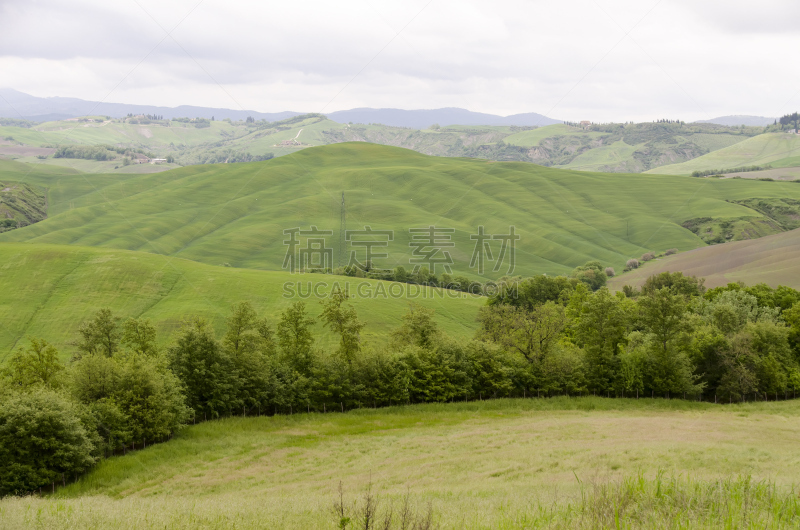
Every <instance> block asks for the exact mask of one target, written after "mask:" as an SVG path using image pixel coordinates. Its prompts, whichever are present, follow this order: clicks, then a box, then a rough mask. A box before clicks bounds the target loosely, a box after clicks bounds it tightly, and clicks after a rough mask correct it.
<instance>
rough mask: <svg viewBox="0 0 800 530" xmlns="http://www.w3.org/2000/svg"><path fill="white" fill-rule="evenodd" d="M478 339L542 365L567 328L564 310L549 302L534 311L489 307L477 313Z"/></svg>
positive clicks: (512, 307) (535, 307) (505, 306)
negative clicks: (497, 345)
mask: <svg viewBox="0 0 800 530" xmlns="http://www.w3.org/2000/svg"><path fill="white" fill-rule="evenodd" d="M478 321H479V322H480V323H481V329H480V330H479V332H478V337H479V338H481V339H483V340H489V341H491V342H494V343H496V344H499V345H500V346H502V347H503V348H505V349H506V350H507V351H513V352H516V353H519V354H521V355H522V356H523V357H525V359H527V360H528V361H529V362H531V363H537V364H538V363H541V362H542V361H543V360H544V358H545V357H546V355H547V354H548V353H549V352H550V349H551V348H552V346H553V344H555V343H556V341H557V340H558V338H559V336H560V335H561V332H562V331H563V330H564V327H565V326H566V324H567V318H566V314H565V311H564V307H563V306H561V305H559V304H556V303H555V302H552V301H549V302H545V303H544V304H541V305H536V306H534V307H533V308H532V309H526V308H522V307H514V306H509V305H490V306H486V307H483V308H481V310H480V312H479V313H478Z"/></svg>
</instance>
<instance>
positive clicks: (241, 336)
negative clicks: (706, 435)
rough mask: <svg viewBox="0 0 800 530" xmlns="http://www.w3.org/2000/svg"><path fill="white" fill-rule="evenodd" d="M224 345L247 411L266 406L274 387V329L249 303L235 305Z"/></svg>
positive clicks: (238, 391)
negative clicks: (271, 364)
mask: <svg viewBox="0 0 800 530" xmlns="http://www.w3.org/2000/svg"><path fill="white" fill-rule="evenodd" d="M222 345H223V347H224V349H225V351H226V353H227V354H228V356H229V357H230V359H231V362H232V363H233V367H234V369H235V371H236V374H237V379H238V385H237V387H236V390H237V393H238V396H239V400H240V401H241V402H242V404H243V405H244V406H245V407H246V408H252V407H254V406H257V405H260V404H262V403H266V400H267V395H268V391H269V386H270V383H269V381H270V367H269V359H270V358H271V356H272V354H273V350H274V341H273V339H272V329H271V328H270V326H269V324H268V323H267V322H266V321H262V320H259V319H258V315H257V314H256V311H255V309H253V306H252V305H251V304H250V303H249V302H241V303H239V304H237V305H235V306H233V308H232V310H231V316H230V317H229V318H228V328H227V331H226V333H225V337H224V338H223V339H222Z"/></svg>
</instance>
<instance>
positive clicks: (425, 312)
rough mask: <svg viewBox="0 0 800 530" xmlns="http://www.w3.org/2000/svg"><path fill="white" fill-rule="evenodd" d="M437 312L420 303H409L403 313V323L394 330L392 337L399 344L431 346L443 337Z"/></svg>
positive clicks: (421, 346)
mask: <svg viewBox="0 0 800 530" xmlns="http://www.w3.org/2000/svg"><path fill="white" fill-rule="evenodd" d="M435 314H436V312H435V311H434V310H433V309H429V308H427V307H423V306H421V305H419V304H413V303H412V304H409V307H408V311H407V312H406V314H405V315H403V324H402V325H401V326H400V327H399V328H398V329H396V330H395V331H394V332H392V339H393V340H394V342H395V343H397V344H399V345H414V346H418V347H420V348H431V347H433V346H434V345H435V344H436V343H437V342H438V341H439V340H440V339H441V338H442V332H441V330H440V329H439V325H438V324H437V323H436V321H435V320H434V315H435Z"/></svg>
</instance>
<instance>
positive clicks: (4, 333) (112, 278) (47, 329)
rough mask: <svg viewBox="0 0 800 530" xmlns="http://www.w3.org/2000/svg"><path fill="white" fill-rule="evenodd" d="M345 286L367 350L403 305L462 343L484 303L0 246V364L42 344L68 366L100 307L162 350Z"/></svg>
mask: <svg viewBox="0 0 800 530" xmlns="http://www.w3.org/2000/svg"><path fill="white" fill-rule="evenodd" d="M346 281H349V284H348V285H349V291H350V294H351V295H353V296H354V298H353V304H354V307H355V308H356V309H357V310H358V312H359V315H360V317H361V319H362V320H364V321H366V322H367V327H366V328H365V330H364V332H365V337H366V339H367V340H368V341H380V342H383V341H385V340H386V336H387V334H388V332H389V331H390V330H391V329H394V328H395V327H397V326H399V325H400V318H401V317H402V315H403V314H404V313H405V311H406V307H407V304H408V302H409V301H413V302H417V303H420V304H422V305H425V306H427V307H431V308H433V309H435V310H436V315H437V319H438V321H439V323H440V325H441V326H442V328H443V329H444V330H445V331H446V332H448V333H451V334H453V335H461V336H464V335H467V336H471V335H472V333H473V331H474V330H475V329H476V326H477V324H476V322H475V315H476V313H477V310H478V307H480V306H481V305H483V303H484V300H483V299H482V298H480V297H475V296H471V295H466V294H464V293H456V292H454V291H443V290H441V289H439V290H433V289H424V293H423V292H422V291H423V290H420V288H418V287H417V286H410V287H407V286H405V285H401V284H393V285H394V287H393V289H392V295H389V294H388V292H386V293H385V295H382V294H381V293H384V289H388V287H389V284H387V282H377V281H373V280H364V279H359V278H343V277H339V276H329V275H317V274H304V275H299V274H294V275H292V274H288V273H285V272H267V271H253V270H246V269H235V268H229V267H213V266H209V265H203V264H200V263H196V262H193V261H188V260H183V259H176V258H171V257H170V258H168V257H166V256H157V255H153V254H149V253H146V252H129V251H119V250H107V249H99V248H87V247H78V246H57V245H31V244H20V243H0V293H3V295H2V297H0V364H2V361H3V358H4V357H5V356H6V355H7V354H8V353H9V352H10V351H11V350H12V349H13V348H14V347H15V346H16V345H22V344H24V341H23V342H20V341H22V339H24V338H26V337H41V338H44V339H47V340H48V341H50V342H52V343H54V344H55V345H56V346H57V347H58V348H59V349H60V350H61V353H62V356H64V357H68V354H69V352H70V351H71V349H70V347H69V346H68V345H67V343H68V342H69V341H71V340H74V339H75V338H76V331H77V328H78V325H79V324H80V323H81V322H82V321H83V320H86V319H88V318H90V317H91V316H92V315H94V313H95V312H97V310H98V309H100V308H102V307H109V308H111V309H112V310H113V311H115V312H116V313H117V314H119V315H120V316H122V317H125V318H127V317H144V318H150V319H151V320H152V321H153V322H154V323H155V324H156V325H157V327H158V329H159V338H160V340H161V342H162V343H166V342H167V341H168V340H169V339H170V335H171V334H172V332H174V331H175V330H176V329H178V327H179V326H180V323H181V321H182V320H183V319H184V318H187V317H190V316H202V317H204V318H207V319H208V320H209V321H211V323H212V324H214V326H215V328H216V329H217V331H218V332H220V333H221V332H222V331H223V330H224V326H225V319H226V318H227V316H228V312H229V310H230V307H231V305H232V304H234V303H237V302H240V301H250V302H251V303H252V304H253V306H254V307H255V308H256V309H257V310H258V311H259V313H261V314H263V315H266V316H269V317H273V318H274V319H275V320H276V319H277V315H278V313H279V312H280V311H282V310H283V309H284V308H285V307H286V306H288V305H289V303H291V302H292V301H294V300H299V299H305V300H306V301H307V302H308V310H309V312H310V313H311V314H312V315H313V316H315V315H318V314H319V312H320V310H321V308H320V306H319V304H317V298H316V297H315V296H310V297H308V296H306V295H308V293H309V287H308V283H309V282H311V284H312V285H313V286H317V285H318V284H319V286H318V287H315V288H316V289H317V292H318V293H321V294H323V295H324V294H327V293H329V292H330V290H331V289H332V288H333V284H334V282H339V284H340V286H342V287H344V286H345V283H344V282H346ZM284 282H291V283H296V282H302V285H301V288H300V289H297V288H295V289H293V293H294V295H295V296H293V297H289V298H284V290H283V284H284ZM359 285H361V288H360V289H359ZM287 292H288V291H287ZM290 294H291V293H290ZM301 295H302V296H301ZM314 332H315V333H316V334H318V336H319V337H321V339H322V340H323V343H324V341H326V340H328V339H329V336H328V334H327V333H325V331H324V330H323V328H322V326H321V325H317V326H315V330H314Z"/></svg>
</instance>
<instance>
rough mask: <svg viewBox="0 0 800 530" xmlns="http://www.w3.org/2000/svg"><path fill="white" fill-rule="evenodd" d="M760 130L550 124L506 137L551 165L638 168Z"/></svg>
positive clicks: (669, 161)
mask: <svg viewBox="0 0 800 530" xmlns="http://www.w3.org/2000/svg"><path fill="white" fill-rule="evenodd" d="M761 130H762V129H759V128H747V129H738V128H728V127H719V126H712V125H698V124H683V123H660V122H659V123H636V124H605V125H591V126H589V127H588V128H583V127H576V126H570V125H549V126H547V127H541V128H539V129H534V130H530V131H523V132H519V133H516V134H512V135H510V136H508V137H506V138H504V139H503V142H504V143H506V144H509V145H511V146H516V147H517V148H521V151H522V153H523V154H524V156H525V157H526V159H528V160H530V161H533V162H536V163H539V164H543V165H547V166H552V165H555V166H557V167H564V168H570V169H579V170H583V171H611V172H630V173H638V172H642V171H645V170H647V169H650V168H653V167H658V166H663V165H665V164H673V163H675V162H679V161H684V160H689V159H693V158H695V157H698V156H701V155H703V154H705V153H708V152H709V151H714V150H717V149H721V148H723V147H727V146H730V145H732V144H736V143H738V142H741V141H742V140H744V139H746V138H748V137H751V136H754V135H756V134H759V133H760V132H761Z"/></svg>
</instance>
